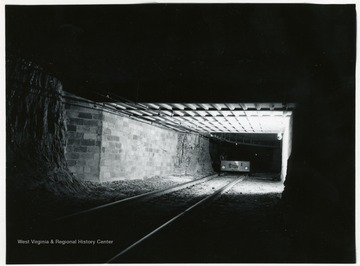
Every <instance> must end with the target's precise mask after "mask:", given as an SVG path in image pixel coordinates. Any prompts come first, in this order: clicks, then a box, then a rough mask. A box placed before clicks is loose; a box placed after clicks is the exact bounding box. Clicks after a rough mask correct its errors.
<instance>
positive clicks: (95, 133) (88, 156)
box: [65, 95, 102, 181]
mask: <svg viewBox="0 0 360 266" xmlns="http://www.w3.org/2000/svg"><path fill="white" fill-rule="evenodd" d="M68 96H69V95H68ZM71 97H72V98H73V97H74V96H71ZM65 116H66V120H65V121H66V127H67V130H66V149H65V158H66V161H67V164H68V167H69V170H70V171H71V172H72V173H73V174H75V176H77V177H78V178H80V179H82V180H89V181H99V173H100V166H99V162H100V149H101V135H102V121H101V120H102V110H96V109H94V106H93V105H91V104H88V103H84V102H79V101H77V100H75V99H68V98H66V104H65Z"/></svg>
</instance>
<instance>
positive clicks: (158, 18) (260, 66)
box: [5, 3, 356, 103]
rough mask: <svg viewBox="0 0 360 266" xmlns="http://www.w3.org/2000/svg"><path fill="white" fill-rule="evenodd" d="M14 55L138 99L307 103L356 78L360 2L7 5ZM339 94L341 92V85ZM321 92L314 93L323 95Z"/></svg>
mask: <svg viewBox="0 0 360 266" xmlns="http://www.w3.org/2000/svg"><path fill="white" fill-rule="evenodd" d="M5 11H6V13H5V14H6V23H5V25H6V49H7V55H9V54H15V55H20V56H21V57H25V58H26V59H30V60H33V61H34V62H35V63H38V64H39V65H41V66H42V67H44V68H45V69H46V70H47V71H50V72H51V73H53V74H54V75H55V76H56V77H57V78H58V79H59V80H61V82H62V84H63V86H64V90H66V91H69V92H71V93H74V94H76V95H79V96H81V97H84V98H88V99H91V100H95V101H102V100H105V99H104V98H103V97H101V96H99V94H102V95H104V94H105V95H106V94H112V95H119V96H122V97H125V98H127V99H130V100H132V101H135V102H183V103H186V102H207V103H218V102H220V103H221V102H299V99H300V100H301V99H302V98H304V97H308V95H309V94H316V93H314V92H317V90H319V87H323V88H324V89H323V90H324V91H323V92H321V93H319V95H321V97H322V96H323V95H324V94H326V90H331V89H334V88H338V87H339V88H341V92H343V90H344V88H342V87H341V86H338V85H337V84H339V83H341V82H344V83H346V84H351V83H352V82H354V79H353V78H352V77H353V76H354V69H355V67H354V66H355V60H354V59H355V58H356V56H355V55H356V41H355V36H356V34H355V33H356V21H355V20H356V19H355V18H356V12H355V8H354V5H316V4H229V3H227V4H135V5H47V6H45V5H43V6H25V5H23V6H21V5H7V6H6V10H5ZM339 90H340V89H339ZM319 95H315V96H314V97H320V96H319Z"/></svg>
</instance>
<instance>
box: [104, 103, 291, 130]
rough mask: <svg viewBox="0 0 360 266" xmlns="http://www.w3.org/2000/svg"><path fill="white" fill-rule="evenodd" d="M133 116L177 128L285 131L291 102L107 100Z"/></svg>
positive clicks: (118, 109)
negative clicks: (151, 101)
mask: <svg viewBox="0 0 360 266" xmlns="http://www.w3.org/2000/svg"><path fill="white" fill-rule="evenodd" d="M108 104H109V105H111V106H113V107H114V108H116V110H117V111H118V112H120V113H123V114H126V115H128V116H130V117H132V118H134V119H138V120H142V121H147V122H150V123H155V124H160V125H163V126H166V127H168V128H172V129H175V130H177V131H184V132H185V131H193V132H198V133H202V134H207V135H210V134H212V133H260V134H265V133H266V134H269V133H272V134H277V133H282V132H283V131H284V127H285V125H286V121H287V119H288V118H289V117H290V116H291V114H292V110H293V109H294V107H295V104H292V103H287V104H283V103H123V102H117V103H108Z"/></svg>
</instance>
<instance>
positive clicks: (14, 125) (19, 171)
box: [6, 56, 79, 194]
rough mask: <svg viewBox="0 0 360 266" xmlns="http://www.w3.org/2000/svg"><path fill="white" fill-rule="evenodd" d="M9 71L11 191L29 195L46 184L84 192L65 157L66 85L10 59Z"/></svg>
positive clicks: (49, 187)
mask: <svg viewBox="0 0 360 266" xmlns="http://www.w3.org/2000/svg"><path fill="white" fill-rule="evenodd" d="M6 67H7V69H6V70H7V71H6V133H7V136H6V160H7V161H6V166H7V188H8V190H9V191H12V190H21V191H24V192H26V193H27V192H29V191H31V190H35V189H38V188H39V187H43V186H46V189H47V190H51V191H53V192H56V193H57V192H61V191H62V192H67V191H73V190H77V189H79V184H78V183H76V182H75V180H74V178H73V176H72V175H71V173H70V172H69V171H68V168H67V162H66V160H65V156H64V153H65V151H64V147H65V139H66V138H65V132H66V128H65V123H64V112H63V104H62V93H63V91H62V85H61V83H60V81H59V80H58V79H57V78H55V77H53V76H51V75H49V74H48V73H46V72H45V71H44V70H43V69H42V68H41V67H40V66H38V65H36V64H34V63H32V62H29V61H26V60H24V59H18V58H13V57H10V56H9V57H7V60H6ZM9 194H11V193H9Z"/></svg>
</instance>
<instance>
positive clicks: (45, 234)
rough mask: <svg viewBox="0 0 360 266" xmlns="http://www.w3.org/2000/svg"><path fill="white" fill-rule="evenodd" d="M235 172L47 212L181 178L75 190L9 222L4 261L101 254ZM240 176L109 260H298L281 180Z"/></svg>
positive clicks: (91, 259)
mask: <svg viewBox="0 0 360 266" xmlns="http://www.w3.org/2000/svg"><path fill="white" fill-rule="evenodd" d="M236 178H239V176H238V175H235V174H222V175H221V176H215V177H214V178H213V179H211V180H210V181H207V182H203V183H200V184H197V185H193V186H190V187H188V188H186V189H181V190H178V191H175V192H172V193H168V194H164V195H161V196H159V197H154V198H151V199H146V200H142V201H139V202H134V203H128V204H125V205H122V206H118V205H112V206H109V207H106V208H102V209H99V210H96V211H92V212H89V213H85V214H81V215H77V216H74V217H71V218H67V219H60V220H56V217H55V216H54V214H56V208H57V207H58V208H59V210H60V211H59V212H58V213H57V214H58V216H60V217H61V215H64V214H65V213H66V212H65V210H64V209H65V207H64V206H66V208H67V212H68V213H71V212H76V211H79V210H80V209H81V207H83V208H88V207H92V206H96V205H101V204H103V203H106V202H108V201H109V198H110V199H119V198H126V197H128V196H129V195H134V194H140V193H144V192H146V191H149V190H153V189H159V188H163V187H164V186H169V185H174V184H176V183H181V182H180V181H179V180H180V178H174V177H171V178H168V179H166V182H164V183H163V184H161V183H159V182H155V181H158V180H155V179H154V180H153V182H151V181H152V180H147V181H148V183H147V186H137V185H134V184H136V183H137V181H129V182H128V184H126V185H124V184H125V183H124V182H122V185H123V186H122V187H121V188H118V189H116V183H115V184H107V185H102V186H101V187H100V189H99V188H98V191H96V190H95V192H94V193H95V194H94V195H97V194H96V193H99V191H101V190H103V191H105V192H106V193H105V196H106V197H105V196H104V195H103V196H97V197H96V196H94V197H93V199H92V200H90V199H88V200H87V201H86V200H85V199H84V198H77V199H74V202H73V204H72V205H71V204H70V203H69V202H67V203H66V205H63V206H61V205H58V206H52V207H53V208H54V210H53V211H52V212H50V214H47V215H43V219H44V220H42V221H36V222H35V223H31V221H28V222H23V227H22V228H16V226H19V225H15V224H14V225H13V227H12V228H13V230H8V231H9V232H10V234H9V235H8V249H7V250H8V252H7V258H8V263H104V262H108V261H109V260H110V259H111V258H114V256H116V255H117V254H119V252H121V251H122V250H124V249H126V248H127V247H129V246H130V245H131V244H133V243H135V242H136V241H138V240H139V239H141V238H142V237H144V236H145V235H147V234H148V233H149V232H151V231H153V230H154V229H156V228H158V227H159V226H161V225H162V224H164V223H165V222H167V221H169V220H170V219H171V218H173V217H174V216H176V215H177V214H178V213H181V212H182V211H184V210H185V209H186V208H188V207H189V206H191V205H192V204H194V203H196V202H198V201H199V200H201V199H202V198H204V197H206V196H208V195H210V194H212V193H213V192H214V191H215V190H217V189H219V188H220V187H222V186H223V185H224V184H226V183H228V182H230V181H232V180H234V179H236ZM242 178H243V179H242V181H241V182H239V183H237V184H236V185H235V186H233V187H232V188H231V189H230V190H228V191H227V192H226V193H224V194H222V195H221V196H220V197H218V198H217V199H216V200H214V201H211V202H209V203H205V204H203V205H199V206H198V207H196V208H194V209H192V210H191V211H189V212H188V213H186V214H185V215H183V216H182V217H181V218H179V219H177V220H176V221H174V222H172V223H170V224H168V225H167V226H165V227H164V228H162V229H161V230H159V231H158V232H157V233H156V234H154V235H152V236H150V237H149V238H147V239H146V240H144V241H143V242H141V243H139V244H137V245H136V246H134V247H133V248H132V249H130V250H129V251H128V252H126V253H125V254H123V255H122V256H120V257H116V258H115V259H114V260H112V261H111V262H115V263H120V262H135V263H136V262H137V263H146V262H151V263H165V262H167V263H191V262H197V263H235V262H249V263H253V262H301V261H303V260H304V259H305V258H303V257H302V254H301V252H300V253H299V252H298V251H297V248H296V243H294V242H293V241H292V237H291V234H289V233H288V232H286V226H285V225H284V219H283V217H282V216H281V212H280V211H279V206H278V203H279V200H280V198H281V192H282V190H283V184H282V183H281V182H279V181H274V180H273V179H272V177H271V176H270V175H251V176H242ZM192 179H195V178H193V177H188V178H185V179H183V180H181V181H182V182H184V181H189V180H192ZM171 180H172V181H171ZM141 182H143V181H141ZM118 185H119V183H118ZM144 187H145V188H144ZM109 188H111V189H109ZM124 188H127V190H126V189H124ZM136 188H138V190H136ZM111 191H112V192H113V194H112V195H111ZM105 198H108V200H105ZM50 205H51V204H50ZM49 209H51V208H50V207H48V208H47V209H46V211H48V210H49ZM43 211H44V212H45V210H43ZM38 217H39V216H38ZM44 217H47V218H44ZM54 218H55V219H54ZM34 219H35V218H34ZM37 219H39V218H37ZM30 224H31V226H30ZM18 240H24V241H27V240H29V243H28V244H20V243H19V241H18ZM32 240H40V242H39V241H38V242H36V241H32ZM35 242H36V243H35Z"/></svg>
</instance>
